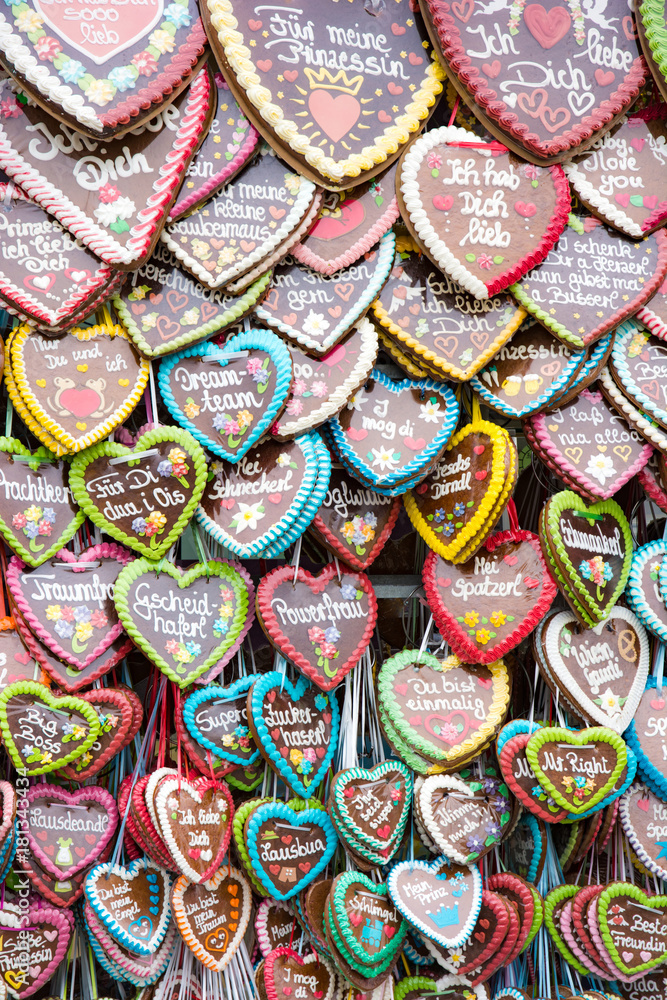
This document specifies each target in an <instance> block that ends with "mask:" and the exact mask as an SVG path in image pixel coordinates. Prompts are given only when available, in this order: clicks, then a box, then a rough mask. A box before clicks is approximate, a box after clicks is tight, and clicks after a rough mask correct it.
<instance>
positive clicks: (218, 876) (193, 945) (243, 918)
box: [171, 865, 261, 972]
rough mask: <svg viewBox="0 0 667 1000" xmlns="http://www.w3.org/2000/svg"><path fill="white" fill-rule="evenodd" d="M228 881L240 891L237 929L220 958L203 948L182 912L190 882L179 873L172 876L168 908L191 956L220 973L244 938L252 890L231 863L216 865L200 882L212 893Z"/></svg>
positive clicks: (248, 919) (183, 911) (186, 916)
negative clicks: (213, 871) (206, 878)
mask: <svg viewBox="0 0 667 1000" xmlns="http://www.w3.org/2000/svg"><path fill="white" fill-rule="evenodd" d="M228 881H232V882H236V884H237V885H238V886H239V891H240V894H241V900H240V902H241V908H240V909H241V913H240V915H239V918H238V922H237V928H236V930H235V931H234V932H233V936H232V937H231V939H230V940H228V942H227V946H226V948H225V952H224V954H223V956H222V958H217V959H216V958H214V957H213V955H211V953H210V952H208V951H207V950H206V948H204V946H203V945H202V944H201V941H200V940H199V937H198V936H197V934H195V933H194V932H193V930H192V925H191V923H190V920H189V919H188V915H187V913H186V911H185V905H184V903H183V896H184V894H185V891H186V890H187V888H188V886H189V885H190V882H188V880H187V878H186V876H185V875H181V876H180V878H178V879H176V881H175V882H174V885H173V888H172V890H171V908H172V911H173V914H174V920H175V921H176V926H177V927H178V929H179V931H180V934H181V937H182V938H183V940H184V941H185V943H186V944H187V946H188V948H189V949H190V951H191V952H192V953H193V954H194V956H195V958H198V959H199V961H200V962H201V963H202V965H205V966H206V968H207V969H211V971H212V972H222V970H223V969H225V968H226V967H227V966H228V965H229V963H230V962H231V960H232V959H233V958H234V955H235V954H236V951H237V950H238V948H239V946H240V944H241V941H242V940H243V938H244V935H245V932H246V930H247V927H248V924H249V923H250V907H251V904H252V890H251V888H250V886H249V885H248V883H247V881H246V880H245V878H244V877H243V875H242V874H241V872H240V871H239V870H238V869H237V868H232V866H231V865H225V867H224V868H220V869H219V870H218V871H217V872H215V873H214V874H213V875H211V877H210V879H208V880H207V881H206V882H204V883H203V885H204V888H205V889H208V890H210V891H211V892H215V891H216V890H217V889H219V888H220V886H222V885H224V884H225V883H226V882H228ZM237 899H238V897H237ZM260 905H261V904H260ZM258 939H259V935H258Z"/></svg>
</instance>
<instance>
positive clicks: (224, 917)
mask: <svg viewBox="0 0 667 1000" xmlns="http://www.w3.org/2000/svg"><path fill="white" fill-rule="evenodd" d="M251 904H252V893H251V891H250V886H249V885H248V883H247V882H246V880H245V879H244V877H243V875H242V874H241V872H240V871H238V870H237V869H236V868H232V867H231V866H230V865H226V866H225V867H224V868H221V869H220V870H219V871H217V872H215V874H214V875H212V876H211V878H210V879H208V881H206V882H199V883H197V882H189V881H188V879H187V878H186V877H185V875H181V877H180V878H179V879H177V880H176V882H175V883H174V887H173V889H172V890H171V906H172V910H173V913H174V920H175V921H176V926H177V927H178V929H179V931H180V932H181V936H182V938H183V940H184V941H185V943H186V944H187V946H188V948H189V949H190V950H191V951H192V952H194V955H195V957H196V958H198V959H199V961H200V962H201V963H202V965H205V966H206V968H207V969H211V970H212V971H213V972H222V970H223V969H224V968H226V967H227V966H228V965H229V963H230V962H231V960H232V958H233V957H234V955H235V953H236V951H237V950H238V947H239V945H240V943H241V941H242V940H243V936H244V934H245V932H246V928H247V926H248V923H249V921H250V909H251ZM204 914H206V917H204V916H203V915H204Z"/></svg>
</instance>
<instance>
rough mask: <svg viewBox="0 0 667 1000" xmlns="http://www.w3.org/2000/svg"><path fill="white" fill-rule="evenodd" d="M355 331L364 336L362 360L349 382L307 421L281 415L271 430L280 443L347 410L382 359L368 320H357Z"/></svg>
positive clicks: (340, 387) (333, 393)
mask: <svg viewBox="0 0 667 1000" xmlns="http://www.w3.org/2000/svg"><path fill="white" fill-rule="evenodd" d="M354 330H355V331H356V332H357V333H358V334H360V336H361V343H360V345H359V357H358V358H357V361H356V363H355V365H354V367H353V368H352V371H351V372H350V373H349V375H348V376H347V378H345V379H344V380H343V381H342V382H341V383H339V384H338V385H337V386H336V387H335V388H334V389H333V390H332V391H331V392H330V393H329V394H328V395H327V396H326V398H325V399H324V400H323V401H322V403H321V405H320V406H319V407H318V409H316V410H314V411H312V412H311V413H310V414H309V415H308V416H307V417H301V418H299V417H296V418H293V417H290V416H289V414H286V413H283V414H281V416H280V418H279V419H278V420H277V421H276V422H275V424H274V425H273V427H272V428H271V434H272V436H273V437H275V438H276V439H277V440H278V441H288V440H290V439H291V438H293V437H297V436H298V435H299V434H303V433H304V432H305V431H311V430H315V429H316V428H317V427H319V426H320V424H323V423H325V422H326V421H327V420H330V419H331V417H334V416H336V414H337V413H340V411H341V410H342V408H343V407H344V406H345V404H346V403H347V401H348V399H349V398H350V395H351V394H352V393H353V392H354V390H355V389H357V388H358V387H359V385H360V384H363V383H364V382H365V381H366V379H367V378H368V377H369V375H370V373H371V372H372V370H373V365H374V364H375V361H376V359H377V355H378V347H379V345H378V334H377V330H376V329H375V327H374V326H373V324H372V323H371V322H369V320H368V319H366V317H365V316H364V317H362V318H361V319H359V320H357V322H356V323H355V324H354ZM288 349H289V345H288ZM321 360H324V359H321Z"/></svg>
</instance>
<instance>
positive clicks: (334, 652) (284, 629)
mask: <svg viewBox="0 0 667 1000" xmlns="http://www.w3.org/2000/svg"><path fill="white" fill-rule="evenodd" d="M257 613H258V616H259V621H260V624H261V626H262V628H263V629H264V631H265V632H266V634H267V636H268V637H269V639H270V640H271V642H272V644H273V645H274V646H275V647H276V649H278V650H279V652H281V653H282V655H283V656H285V657H286V658H287V659H288V660H290V662H292V663H293V664H294V665H295V666H296V667H297V668H298V669H299V670H300V671H301V673H303V674H305V675H306V677H309V678H310V680H311V681H313V683H315V684H317V686H318V687H319V688H321V689H322V690H323V691H331V690H332V689H333V688H335V687H337V686H338V684H340V682H341V681H342V679H343V677H344V676H345V674H347V673H349V671H350V670H351V669H352V667H354V666H355V664H356V663H357V662H358V661H359V659H360V657H361V656H362V654H363V652H364V650H365V649H367V647H368V644H369V642H370V640H371V636H372V635H373V630H374V629H375V622H376V619H377V601H376V599H375V593H374V591H373V588H372V586H371V582H370V580H369V579H368V577H367V576H366V575H365V574H363V573H351V572H349V571H348V570H346V569H343V568H341V569H339V570H337V569H336V565H335V563H329V564H328V565H327V566H325V567H324V569H323V570H322V571H321V572H320V573H318V574H317V576H313V575H312V574H311V573H309V572H308V571H307V570H305V569H301V567H299V569H298V570H297V571H296V572H295V571H294V570H293V569H292V568H291V567H289V566H277V567H276V568H275V569H274V570H272V571H271V572H270V573H269V574H268V575H267V576H265V577H263V578H262V580H260V582H259V586H258V588H257Z"/></svg>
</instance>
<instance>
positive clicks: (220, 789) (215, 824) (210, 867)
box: [154, 775, 234, 882]
mask: <svg viewBox="0 0 667 1000" xmlns="http://www.w3.org/2000/svg"><path fill="white" fill-rule="evenodd" d="M154 802H155V813H156V816H157V820H158V822H159V827H160V833H161V834H162V839H163V840H164V842H165V844H166V845H167V847H168V849H169V851H170V853H171V855H172V857H173V859H174V861H175V862H176V863H177V865H178V867H179V868H180V870H181V871H182V872H183V874H184V875H185V877H186V878H188V879H189V880H190V882H207V881H208V879H210V878H212V877H213V875H214V873H215V872H216V871H217V869H218V868H219V867H220V864H221V862H222V858H223V857H224V854H225V852H226V850H227V847H228V845H229V839H230V837H231V835H232V817H233V815H234V804H233V802H232V796H231V794H230V792H229V789H228V788H227V786H226V785H225V783H224V782H218V781H217V780H216V779H215V778H213V779H210V778H208V779H207V778H200V779H198V780H197V782H196V784H192V783H191V782H189V781H186V780H185V779H184V778H181V776H180V775H179V776H178V777H176V778H166V779H165V780H164V781H161V782H160V785H159V787H158V789H157V791H156V793H155V797H154Z"/></svg>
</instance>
